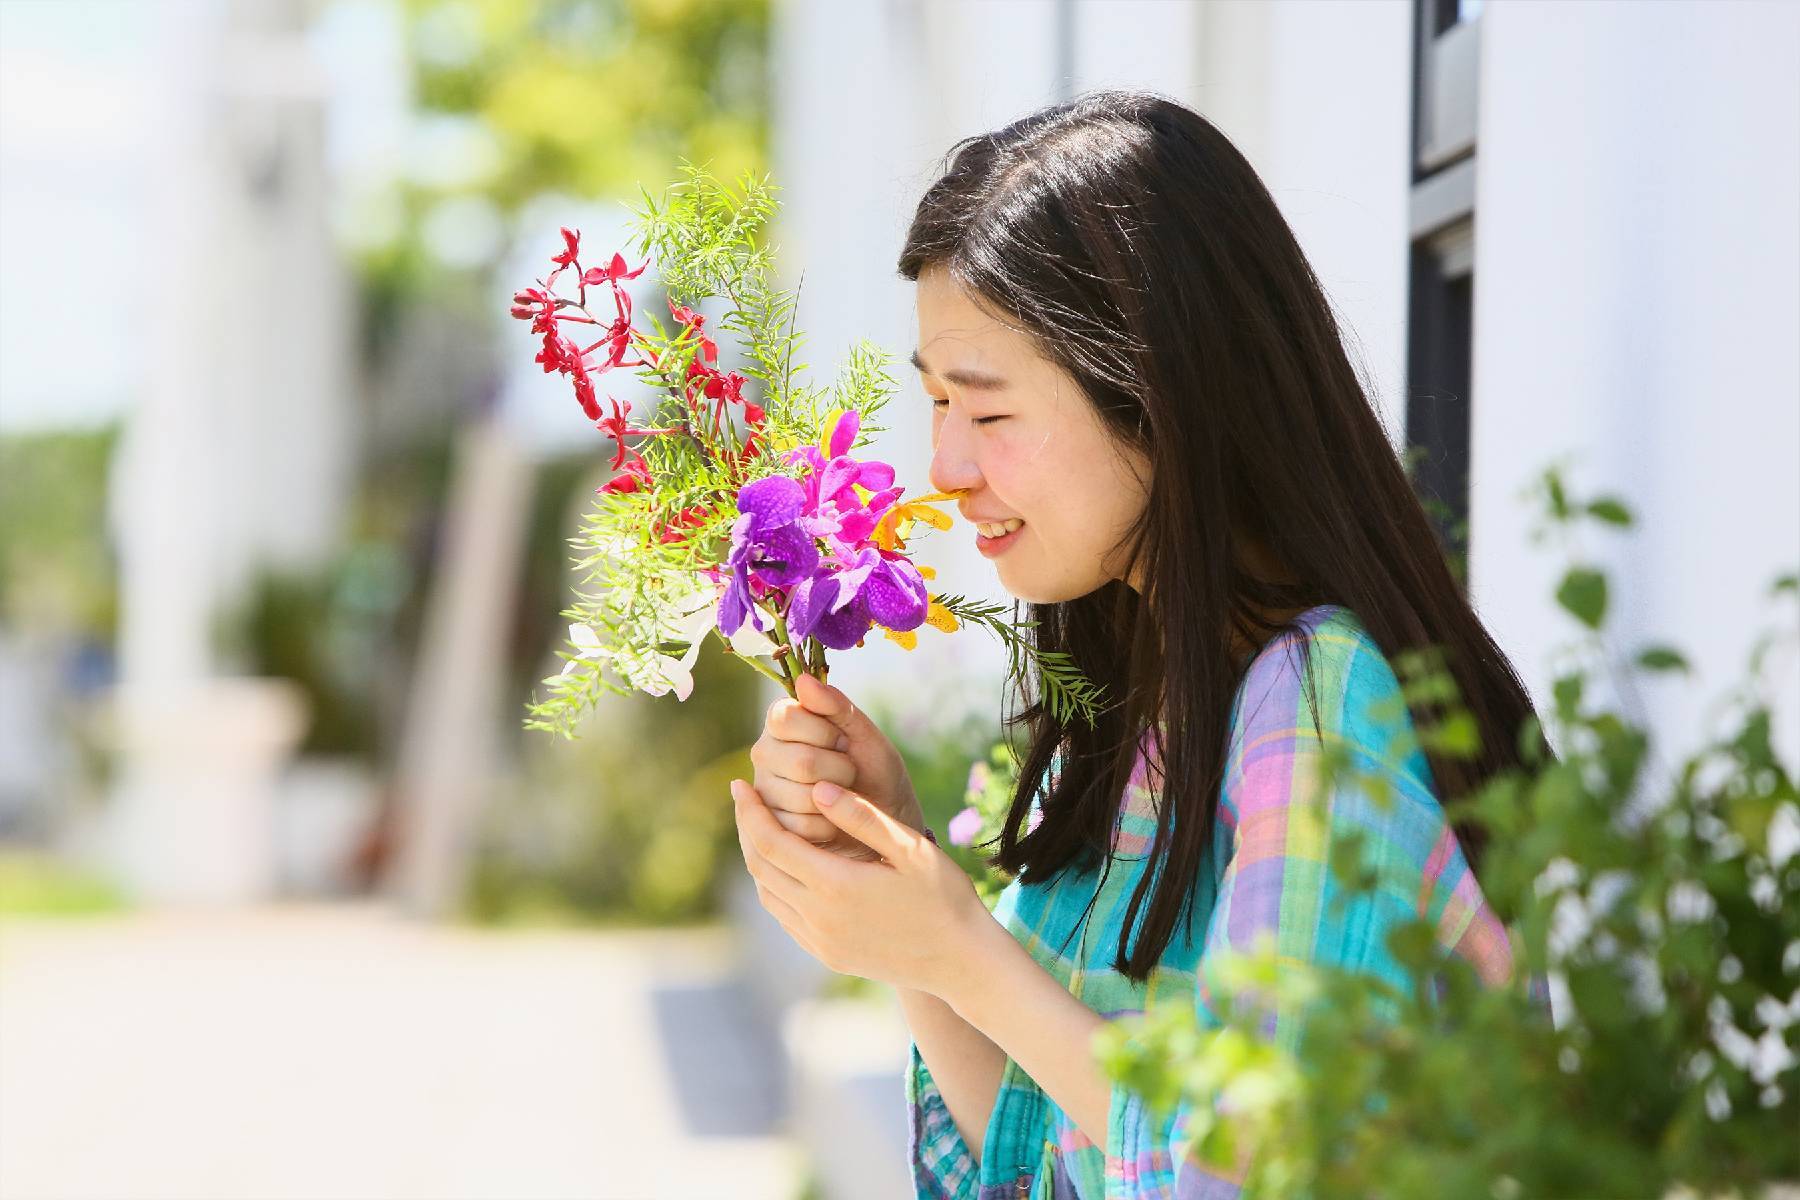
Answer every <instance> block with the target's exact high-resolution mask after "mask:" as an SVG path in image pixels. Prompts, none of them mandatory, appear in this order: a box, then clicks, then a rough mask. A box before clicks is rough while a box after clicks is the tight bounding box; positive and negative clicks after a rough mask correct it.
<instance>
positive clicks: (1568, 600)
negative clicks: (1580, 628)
mask: <svg viewBox="0 0 1800 1200" xmlns="http://www.w3.org/2000/svg"><path fill="white" fill-rule="evenodd" d="M1556 602H1557V603H1558V604H1561V605H1562V606H1563V607H1564V608H1565V609H1567V610H1568V611H1569V612H1570V613H1572V614H1573V615H1574V616H1575V618H1576V619H1577V620H1579V621H1580V622H1581V623H1582V624H1584V625H1586V626H1587V627H1588V628H1589V629H1599V628H1600V624H1601V622H1602V621H1603V620H1605V618H1606V576H1605V575H1603V574H1601V573H1600V572H1599V571H1595V570H1592V569H1591V568H1588V567H1572V568H1570V570H1569V572H1568V574H1566V575H1564V576H1563V580H1562V586H1560V587H1558V588H1557V589H1556Z"/></svg>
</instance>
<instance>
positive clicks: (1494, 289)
mask: <svg viewBox="0 0 1800 1200" xmlns="http://www.w3.org/2000/svg"><path fill="white" fill-rule="evenodd" d="M1481 21H1482V24H1483V31H1482V55H1483V58H1482V63H1481V80H1482V94H1481V108H1480V133H1479V151H1478V182H1477V190H1476V219H1475V239H1476V242H1475V344H1474V383H1473V387H1472V394H1473V397H1474V421H1473V433H1472V442H1473V461H1472V466H1471V476H1472V479H1471V490H1472V510H1471V515H1470V530H1471V560H1470V575H1471V587H1472V590H1473V593H1474V596H1475V599H1476V603H1477V605H1478V608H1479V611H1480V612H1481V614H1482V616H1483V618H1484V620H1485V621H1486V622H1487V624H1488V626H1489V628H1490V629H1492V630H1493V631H1494V634H1495V636H1496V638H1497V639H1498V640H1499V641H1500V643H1501V645H1502V646H1503V647H1504V648H1506V649H1507V651H1508V652H1509V653H1510V654H1512V655H1513V657H1514V660H1515V662H1516V663H1517V665H1518V666H1519V668H1520V670H1521V672H1522V673H1523V674H1524V675H1525V677H1526V679H1527V682H1528V684H1529V685H1530V686H1531V688H1532V690H1533V692H1534V694H1535V695H1536V697H1537V698H1538V699H1539V702H1540V703H1541V704H1543V703H1547V702H1548V696H1549V686H1550V682H1551V679H1552V677H1553V672H1552V670H1551V669H1550V654H1551V649H1552V647H1553V646H1555V645H1556V644H1558V643H1560V642H1563V641H1565V640H1567V638H1568V637H1569V636H1570V634H1571V633H1572V632H1573V624H1572V622H1571V621H1570V620H1568V619H1567V618H1565V617H1563V616H1562V615H1561V614H1560V612H1559V610H1558V609H1557V608H1556V606H1555V603H1554V600H1553V596H1552V594H1553V591H1554V588H1555V581H1556V579H1557V577H1558V575H1559V574H1560V570H1561V567H1562V561H1563V560H1562V558H1561V556H1560V555H1558V554H1557V553H1556V552H1555V551H1553V550H1552V549H1550V548H1548V547H1545V548H1539V547H1537V546H1534V545H1533V544H1532V542H1531V538H1530V528H1531V523H1532V520H1533V515H1534V510H1533V509H1531V508H1528V507H1527V506H1525V505H1523V504H1521V503H1520V501H1519V500H1518V498H1517V493H1518V492H1519V490H1520V489H1521V488H1522V487H1523V486H1525V485H1526V483H1527V482H1528V481H1529V480H1530V478H1531V477H1532V476H1534V475H1535V474H1536V473H1537V472H1538V471H1539V470H1541V468H1542V467H1543V466H1544V465H1545V463H1546V462H1547V461H1548V460H1549V459H1550V458H1551V457H1552V456H1555V455H1560V454H1562V453H1564V452H1566V451H1573V452H1575V453H1577V454H1578V455H1579V457H1578V458H1576V459H1575V460H1574V466H1573V467H1572V469H1571V472H1570V476H1571V478H1572V480H1573V482H1574V483H1575V484H1576V486H1577V487H1578V488H1579V489H1580V490H1581V491H1582V492H1584V493H1597V492H1612V493H1616V494H1618V495H1620V496H1622V497H1623V498H1624V499H1625V500H1626V501H1627V503H1628V504H1630V506H1631V507H1632V508H1633V509H1634V510H1635V512H1636V514H1637V516H1638V518H1639V522H1640V524H1639V527H1638V528H1637V529H1635V530H1634V531H1633V532H1632V533H1631V534H1630V535H1629V536H1628V537H1625V538H1608V537H1605V536H1595V537H1589V538H1587V539H1586V540H1585V545H1584V549H1585V550H1586V551H1587V552H1589V553H1590V554H1591V555H1592V556H1593V557H1594V558H1595V559H1597V560H1599V561H1600V562H1602V563H1603V564H1604V565H1606V566H1607V567H1608V569H1609V570H1612V571H1613V572H1614V575H1613V579H1614V584H1615V608H1616V623H1615V626H1614V633H1615V635H1616V641H1617V645H1618V647H1619V648H1620V649H1621V650H1622V651H1634V650H1635V649H1636V648H1637V646H1638V645H1639V643H1641V642H1644V641H1652V640H1655V641H1662V640H1667V641H1670V642H1672V643H1673V644H1675V645H1676V646H1677V647H1678V648H1680V649H1682V650H1683V651H1684V652H1686V653H1687V654H1688V655H1689V657H1690V659H1691V660H1692V661H1694V662H1695V663H1696V664H1697V665H1698V666H1699V667H1700V679H1699V686H1698V687H1694V686H1689V685H1687V684H1683V683H1679V682H1675V681H1667V682H1657V683H1655V684H1654V685H1653V686H1651V687H1649V688H1648V689H1647V690H1646V691H1645V692H1644V700H1645V703H1646V705H1647V709H1646V715H1647V716H1648V717H1649V718H1650V719H1651V721H1652V727H1653V729H1654V731H1655V733H1656V736H1657V738H1658V742H1659V744H1661V745H1664V746H1665V747H1666V751H1665V753H1666V755H1667V756H1668V757H1673V756H1674V755H1676V754H1678V753H1680V752H1682V751H1683V750H1684V749H1689V748H1691V747H1692V745H1693V742H1694V739H1695V738H1697V737H1698V735H1699V733H1700V724H1699V723H1700V722H1701V720H1702V719H1703V716H1704V713H1705V711H1706V705H1707V704H1708V703H1710V701H1711V700H1712V698H1713V697H1714V696H1716V695H1717V694H1718V693H1719V692H1720V690H1721V689H1722V688H1723V687H1724V686H1725V685H1726V684H1728V683H1730V682H1732V681H1733V680H1735V679H1737V678H1738V677H1739V675H1740V672H1741V671H1742V669H1743V664H1744V663H1745V661H1746V655H1747V653H1748V648H1749V646H1750V643H1751V641H1752V640H1753V638H1754V637H1755V635H1756V634H1757V632H1759V631H1760V630H1761V629H1762V628H1763V627H1764V626H1765V624H1766V623H1767V619H1768V618H1769V617H1770V616H1771V615H1772V613H1771V610H1770V609H1769V608H1768V606H1767V604H1766V602H1765V595H1766V588H1767V584H1768V582H1769V581H1770V580H1771V579H1772V578H1773V577H1774V576H1775V575H1776V574H1777V573H1778V572H1780V571H1781V570H1783V569H1787V570H1791V569H1793V567H1794V565H1795V563H1796V561H1797V560H1800V471H1797V469H1796V468H1797V467H1800V352H1797V350H1796V339H1797V337H1800V71H1796V69H1795V66H1796V56H1797V51H1800V5H1792V4H1756V3H1750V4H1735V3H1729V2H1725V0H1707V2H1706V3H1664V4H1627V3H1618V4H1614V3H1603V2H1590V3H1585V4H1564V3H1535V2H1526V0H1510V2H1505V0H1502V2H1496V3H1492V4H1489V5H1487V6H1486V8H1485V11H1484V13H1483V15H1482V17H1481ZM1599 532H1600V531H1598V530H1596V533H1597V534H1598V533H1599ZM1797 675H1800V673H1797V672H1796V670H1795V667H1794V663H1793V660H1792V659H1791V658H1789V659H1787V660H1786V661H1785V663H1784V664H1783V665H1782V666H1781V668H1780V674H1779V675H1778V677H1777V678H1778V682H1781V683H1783V684H1784V694H1783V699H1782V701H1781V703H1780V704H1779V705H1778V715H1779V717H1780V719H1779V720H1778V722H1777V725H1778V736H1779V737H1780V738H1781V739H1782V742H1783V744H1784V746H1785V749H1786V752H1787V753H1788V754H1789V755H1790V756H1791V755H1793V754H1794V753H1795V752H1796V750H1797V749H1800V730H1797V728H1796V725H1797V723H1800V706H1797V705H1796V703H1795V701H1796V694H1797V692H1800V679H1797Z"/></svg>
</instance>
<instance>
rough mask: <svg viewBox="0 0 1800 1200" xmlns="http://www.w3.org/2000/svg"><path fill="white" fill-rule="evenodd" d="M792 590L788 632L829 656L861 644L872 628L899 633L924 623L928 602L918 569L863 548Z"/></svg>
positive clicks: (898, 559) (868, 548)
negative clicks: (825, 649) (821, 646)
mask: <svg viewBox="0 0 1800 1200" xmlns="http://www.w3.org/2000/svg"><path fill="white" fill-rule="evenodd" d="M829 566H830V569H827V570H820V571H817V572H815V573H814V574H813V575H812V576H811V577H810V578H807V579H804V580H802V581H801V582H800V586H798V587H796V588H795V589H794V599H793V603H792V605H791V607H790V608H789V609H788V618H787V619H788V632H789V633H790V634H792V635H793V636H794V637H816V638H818V639H819V641H821V642H823V643H824V644H825V645H827V646H829V647H830V648H831V649H833V650H848V649H849V648H850V647H852V646H854V645H856V643H858V642H860V641H862V639H863V637H864V635H866V634H867V633H868V632H869V627H870V626H871V625H876V624H879V625H881V626H883V627H885V628H888V629H892V630H895V631H898V632H904V631H906V630H908V629H917V628H918V627H919V626H921V625H923V624H924V623H925V616H926V611H927V609H928V608H929V607H930V603H931V602H930V597H929V596H928V595H927V593H926V590H925V580H924V578H923V577H922V576H921V575H920V574H919V569H918V568H917V567H915V566H913V565H912V563H910V562H908V561H907V560H906V559H905V558H904V557H902V556H900V555H898V554H896V555H893V556H891V557H890V556H889V555H888V554H886V553H884V552H883V551H882V550H881V549H880V548H879V547H876V546H864V547H863V548H862V549H860V550H858V551H857V552H856V556H855V557H854V558H853V559H851V560H850V561H849V563H848V564H847V565H845V564H843V563H841V562H838V561H835V560H834V561H833V562H831V563H830V565H829Z"/></svg>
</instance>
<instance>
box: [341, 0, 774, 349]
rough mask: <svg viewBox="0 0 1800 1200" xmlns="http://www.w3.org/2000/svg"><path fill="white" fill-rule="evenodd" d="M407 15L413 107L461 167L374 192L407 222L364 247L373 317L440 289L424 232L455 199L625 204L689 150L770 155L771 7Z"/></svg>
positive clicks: (525, 5)
mask: <svg viewBox="0 0 1800 1200" xmlns="http://www.w3.org/2000/svg"><path fill="white" fill-rule="evenodd" d="M403 11H404V16H405V37H406V48H407V57H408V61H409V63H410V66H411V74H412V80H411V82H412V85H413V87H412V91H413V96H414V103H415V107H416V110H417V111H416V116H417V117H418V118H419V119H420V121H421V124H422V125H424V124H427V123H429V125H430V126H431V127H433V128H436V129H439V130H447V131H451V132H453V134H454V136H453V137H451V138H449V139H448V145H449V147H450V148H449V150H448V151H447V152H446V151H445V150H442V149H438V148H437V147H435V146H434V147H433V149H437V151H438V156H439V157H443V156H444V155H445V154H446V153H450V154H458V155H460V156H461V157H462V159H463V161H461V162H460V163H452V164H448V165H447V166H446V168H444V169H434V170H432V171H430V172H428V173H424V174H421V173H418V172H411V173H408V174H405V175H400V174H398V173H397V174H396V175H395V177H394V178H392V179H389V180H385V181H383V182H382V186H381V192H380V193H379V194H378V195H371V196H369V197H368V198H367V199H368V201H369V202H370V203H371V213H372V214H375V213H382V212H384V211H386V212H391V213H393V215H394V217H396V218H397V219H392V220H388V221H382V222H380V223H381V224H384V225H388V226H391V227H392V228H393V230H394V234H393V236H392V237H390V238H386V239H371V240H369V241H368V242H366V243H365V244H364V245H362V246H361V247H360V248H359V256H360V262H359V265H360V268H361V272H362V274H363V277H364V278H365V279H366V280H368V281H370V282H371V284H372V292H373V294H375V295H377V296H379V297H382V298H383V306H382V307H377V308H376V309H374V312H375V314H376V315H377V316H378V317H379V315H380V314H382V313H384V312H387V311H389V310H390V309H391V307H392V304H393V302H394V301H396V300H403V299H407V298H420V297H423V296H425V295H426V294H428V293H429V292H430V291H432V290H434V289H435V288H436V287H437V286H438V285H439V282H440V277H441V276H442V275H443V269H442V268H441V267H440V266H439V265H438V264H437V263H436V262H435V261H434V260H433V258H432V256H431V254H430V251H429V249H428V245H427V231H428V230H429V229H430V227H431V225H432V223H433V220H434V218H435V217H436V216H437V215H438V214H439V213H443V212H447V211H452V210H451V207H450V206H454V205H463V206H467V205H470V204H473V205H477V206H479V207H480V209H481V210H482V211H486V212H489V213H492V214H494V215H495V216H497V217H499V218H500V219H501V220H502V222H503V223H506V224H510V223H511V221H510V219H511V218H513V217H515V216H516V215H517V214H518V213H520V212H521V211H522V210H523V209H524V208H525V206H526V205H528V204H529V203H531V201H533V200H534V199H536V198H538V197H540V196H546V195H562V196H574V197H583V198H592V199H603V198H613V199H621V200H622V199H626V198H628V197H630V196H632V195H634V194H635V191H636V181H637V180H639V179H647V178H655V177H657V176H659V175H661V174H662V172H663V171H664V170H665V169H666V164H667V163H669V162H671V161H673V160H675V159H676V158H678V157H687V158H691V159H695V160H698V161H702V162H708V161H710V162H713V163H715V164H716V165H717V166H718V168H719V169H720V171H721V172H722V173H724V174H726V175H728V176H735V175H736V174H738V173H739V172H741V171H745V170H756V169H759V168H761V167H762V166H763V164H764V163H765V162H766V160H767V156H768V150H767V147H768V128H769V107H770V87H769V84H770V78H769V74H768V37H769V20H770V5H769V3H768V0H406V3H405V4H404V6H403ZM449 166H458V167H460V168H461V169H458V170H451V169H448V167H449ZM375 223H376V222H375V221H365V222H363V223H362V224H364V225H365V226H366V225H372V224H375ZM504 254H505V249H504V248H503V247H502V248H498V249H497V250H496V252H495V254H494V255H493V257H492V258H491V259H490V260H489V261H488V262H487V263H486V264H484V265H485V266H486V267H491V266H493V265H494V264H495V263H496V262H498V261H500V260H501V259H502V258H503V256H504Z"/></svg>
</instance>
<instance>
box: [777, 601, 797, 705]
mask: <svg viewBox="0 0 1800 1200" xmlns="http://www.w3.org/2000/svg"><path fill="white" fill-rule="evenodd" d="M774 617H775V644H776V645H777V646H786V647H787V651H788V652H787V653H786V654H784V655H782V656H781V659H780V662H781V673H782V674H783V675H785V676H787V690H788V695H790V696H792V695H795V691H794V686H795V682H796V681H795V678H794V664H793V658H794V647H793V643H791V642H790V641H789V640H788V628H787V618H786V617H784V616H782V614H781V613H780V612H776V613H775V614H774Z"/></svg>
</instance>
